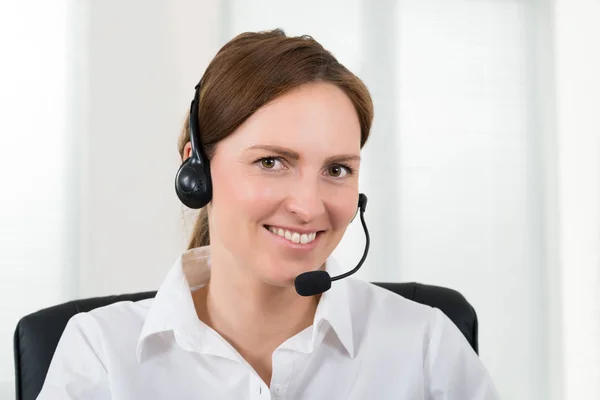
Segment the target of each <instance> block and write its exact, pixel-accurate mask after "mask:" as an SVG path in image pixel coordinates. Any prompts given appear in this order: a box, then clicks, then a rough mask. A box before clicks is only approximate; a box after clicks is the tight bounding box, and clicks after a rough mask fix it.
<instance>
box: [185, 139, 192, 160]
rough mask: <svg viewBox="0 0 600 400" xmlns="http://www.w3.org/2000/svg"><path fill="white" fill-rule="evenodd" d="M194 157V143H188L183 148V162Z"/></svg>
mask: <svg viewBox="0 0 600 400" xmlns="http://www.w3.org/2000/svg"><path fill="white" fill-rule="evenodd" d="M191 155H192V142H187V143H186V144H185V146H184V148H183V161H185V160H187V159H188V158H190V156H191Z"/></svg>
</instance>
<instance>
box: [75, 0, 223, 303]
mask: <svg viewBox="0 0 600 400" xmlns="http://www.w3.org/2000/svg"><path fill="white" fill-rule="evenodd" d="M87 8H88V12H89V14H88V15H89V16H90V19H89V28H88V30H89V36H88V43H87V55H88V57H89V58H88V63H87V70H86V71H85V75H86V76H87V82H88V85H89V88H88V89H87V93H79V95H80V96H82V97H81V100H82V101H81V102H78V103H77V104H81V106H87V107H88V111H87V114H88V115H89V118H88V120H87V121H85V123H86V126H85V128H84V129H82V132H81V134H82V135H83V140H82V143H81V146H82V147H81V151H82V153H83V154H84V156H83V157H82V163H83V165H82V167H83V170H82V173H81V176H80V178H81V187H80V193H79V196H80V197H79V198H80V200H81V237H80V240H81V255H80V270H79V275H80V276H79V295H80V296H92V295H103V294H114V293H122V292H132V291H138V290H155V289H156V288H157V287H158V285H159V284H160V282H162V279H163V278H164V275H165V274H166V272H167V271H168V269H169V268H170V266H171V265H172V263H173V262H174V261H175V259H176V258H177V256H178V254H179V253H180V252H181V251H182V250H183V249H184V246H185V245H186V244H187V243H186V241H187V234H186V233H185V230H184V229H183V228H182V227H183V221H182V215H181V210H182V207H181V205H180V203H179V201H178V199H177V197H176V195H175V191H174V177H175V173H176V171H177V168H178V167H179V155H178V153H177V138H178V136H179V132H180V129H181V126H182V123H183V121H184V115H185V112H186V110H187V109H188V107H189V102H190V101H191V99H192V97H193V95H194V86H195V84H196V82H197V81H199V80H200V77H201V76H202V73H203V72H204V69H205V67H206V65H208V62H209V61H210V59H212V57H213V56H214V54H215V53H216V51H217V50H218V47H220V46H219V44H220V43H219V42H218V37H219V25H218V21H219V8H218V3H217V2H214V1H178V2H166V1H151V2H148V1H143V0H137V1H126V2H122V1H116V0H110V1H101V2H100V1H88V2H87ZM142 11H143V12H142ZM199 20H201V21H202V23H198V21H199ZM75 107H76V108H77V107H79V106H78V105H75ZM72 112H73V113H74V115H77V113H78V110H77V109H74V110H72Z"/></svg>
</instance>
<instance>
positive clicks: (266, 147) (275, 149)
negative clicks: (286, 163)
mask: <svg viewBox="0 0 600 400" xmlns="http://www.w3.org/2000/svg"><path fill="white" fill-rule="evenodd" d="M248 150H267V151H270V152H272V153H276V154H279V155H282V156H285V157H287V158H291V159H292V160H298V159H300V154H298V153H297V152H295V151H293V150H290V149H286V148H285V147H279V146H273V145H270V144H257V145H254V146H251V147H249V148H248Z"/></svg>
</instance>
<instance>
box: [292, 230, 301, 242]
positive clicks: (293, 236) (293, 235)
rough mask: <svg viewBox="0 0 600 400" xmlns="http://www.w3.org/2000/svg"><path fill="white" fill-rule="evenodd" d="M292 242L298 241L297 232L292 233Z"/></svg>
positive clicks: (298, 235)
mask: <svg viewBox="0 0 600 400" xmlns="http://www.w3.org/2000/svg"><path fill="white" fill-rule="evenodd" d="M292 242H294V243H300V234H299V233H298V232H294V233H293V234H292Z"/></svg>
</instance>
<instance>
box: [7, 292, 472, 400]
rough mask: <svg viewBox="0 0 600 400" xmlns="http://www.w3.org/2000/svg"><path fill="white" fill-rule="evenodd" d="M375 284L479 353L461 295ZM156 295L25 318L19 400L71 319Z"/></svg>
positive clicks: (37, 381)
mask: <svg viewBox="0 0 600 400" xmlns="http://www.w3.org/2000/svg"><path fill="white" fill-rule="evenodd" d="M374 284H375V285H378V286H381V287H383V288H386V289H388V290H391V291H393V292H395V293H397V294H399V295H401V296H403V297H405V298H408V299H410V300H413V301H416V302H419V303H422V304H426V305H429V306H432V307H437V308H439V309H440V310H441V311H442V312H444V313H445V314H446V315H447V316H448V317H449V318H450V319H451V320H452V321H453V322H454V323H455V324H456V326H457V327H458V328H459V329H460V331H461V332H462V333H463V334H464V335H465V337H466V338H467V341H468V342H469V343H470V344H471V346H472V347H473V349H474V350H475V352H478V350H479V349H478V339H477V328H478V326H477V314H476V313H475V309H474V308H473V307H472V306H471V304H470V303H469V302H468V301H467V300H466V299H465V298H464V297H463V296H462V295H461V294H460V293H459V292H457V291H455V290H452V289H448V288H443V287H439V286H431V285H423V284H419V283H385V282H375V283H374ZM155 295H156V292H143V293H133V294H124V295H119V296H107V297H95V298H89V299H83V300H74V301H70V302H68V303H64V304H60V305H57V306H54V307H50V308H46V309H43V310H40V311H37V312H35V313H32V314H29V315H27V316H25V317H23V318H22V319H21V320H20V321H19V323H18V325H17V328H16V330H15V335H14V357H15V383H16V398H17V400H35V399H36V397H37V396H38V394H39V392H40V391H41V389H42V385H43V384H44V380H45V379H46V373H47V372H48V367H49V366H50V361H51V360H52V356H53V355H54V351H55V349H56V346H57V344H58V341H59V339H60V337H61V335H62V333H63V331H64V329H65V327H66V325H67V322H68V321H69V319H70V318H71V317H72V316H74V315H75V314H77V313H80V312H88V311H91V310H93V309H95V308H98V307H103V306H106V305H109V304H112V303H116V302H119V301H138V300H143V299H147V298H151V297H154V296H155Z"/></svg>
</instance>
